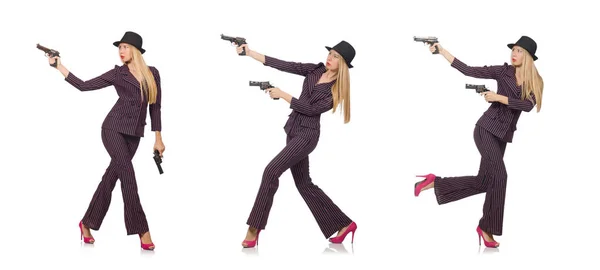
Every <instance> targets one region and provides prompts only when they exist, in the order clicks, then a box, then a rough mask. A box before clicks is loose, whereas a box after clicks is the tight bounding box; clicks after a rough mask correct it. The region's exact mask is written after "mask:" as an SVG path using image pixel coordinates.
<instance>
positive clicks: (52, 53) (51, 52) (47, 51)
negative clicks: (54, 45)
mask: <svg viewBox="0 0 600 270" xmlns="http://www.w3.org/2000/svg"><path fill="white" fill-rule="evenodd" d="M37 48H38V49H40V50H42V51H44V53H45V54H46V55H47V56H50V57H55V56H58V57H60V53H59V52H58V51H57V50H53V49H48V48H46V47H44V46H42V45H40V44H39V43H38V44H37ZM57 65H58V61H54V64H50V66H52V67H56V66H57Z"/></svg>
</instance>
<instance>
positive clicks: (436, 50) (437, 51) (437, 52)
mask: <svg viewBox="0 0 600 270" xmlns="http://www.w3.org/2000/svg"><path fill="white" fill-rule="evenodd" d="M439 53H440V49H438V47H435V51H434V52H433V53H432V54H439Z"/></svg>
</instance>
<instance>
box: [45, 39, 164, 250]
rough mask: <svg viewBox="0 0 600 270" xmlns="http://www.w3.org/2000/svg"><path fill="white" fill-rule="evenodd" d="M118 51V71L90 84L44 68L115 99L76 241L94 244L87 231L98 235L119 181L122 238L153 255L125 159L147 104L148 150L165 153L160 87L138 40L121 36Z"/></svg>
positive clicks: (136, 138) (131, 152) (138, 132)
mask: <svg viewBox="0 0 600 270" xmlns="http://www.w3.org/2000/svg"><path fill="white" fill-rule="evenodd" d="M113 45H115V46H116V47H118V48H119V55H120V57H121V62H122V63H123V65H122V66H116V65H115V68H113V69H111V70H109V71H107V72H106V73H104V74H102V75H100V76H98V77H96V78H94V79H91V80H89V81H82V80H81V79H79V78H77V76H75V75H74V74H73V73H72V72H69V70H67V68H65V66H63V65H62V63H61V61H60V58H58V57H49V58H48V61H49V63H50V65H53V64H54V63H55V62H56V64H57V65H56V68H57V69H58V70H59V71H60V72H61V73H62V74H63V76H64V77H65V80H66V81H67V82H68V83H70V84H71V85H73V86H74V87H75V88H77V89H79V90H80V91H91V90H97V89H101V88H104V87H107V86H110V85H113V86H114V87H115V89H116V90H117V94H118V95H119V99H118V100H117V103H116V104H115V105H114V107H113V108H112V110H111V111H110V112H109V113H108V115H107V116H106V119H105V120H104V123H103V124H102V142H103V143H104V147H105V148H106V151H107V152H108V154H109V155H110V157H111V161H110V165H109V166H108V168H107V169H106V172H105V173H104V176H102V181H101V182H100V184H99V185H98V188H97V189H96V192H95V193H94V196H93V197H92V201H91V202H90V204H89V206H88V209H87V212H86V213H85V215H84V216H83V219H82V220H81V222H79V229H80V232H81V237H82V238H83V240H84V242H85V243H89V244H93V243H94V242H95V239H94V237H93V236H92V234H91V232H90V229H92V230H98V229H100V225H101V224H102V220H103V219H104V216H105V215H106V212H107V211H108V207H109V206H110V201H111V193H112V191H113V189H114V187H115V184H116V182H117V179H120V180H121V191H122V194H123V201H124V204H125V227H126V228H127V235H133V234H138V235H139V237H140V242H141V246H142V249H145V250H154V244H153V243H152V239H151V237H150V232H149V229H148V222H147V221H146V216H145V214H144V210H143V209H142V205H141V204H140V199H139V196H138V192H137V184H136V179H135V172H134V170H133V164H132V163H131V160H132V158H133V156H134V155H135V153H136V150H137V147H138V145H139V142H140V138H141V137H143V136H144V127H145V125H146V111H147V108H146V107H147V105H148V104H150V106H149V107H150V118H151V124H152V131H154V132H155V134H156V141H155V143H154V150H158V152H159V153H160V155H161V156H162V153H163V152H164V151H165V146H164V144H163V142H162V137H161V134H160V131H161V111H160V107H161V87H160V75H159V73H158V70H157V69H156V68H155V67H148V66H147V65H146V63H145V62H144V58H143V57H142V54H143V53H144V52H145V50H144V49H143V48H142V37H141V36H140V35H138V34H137V33H134V32H126V33H125V35H123V38H122V39H121V40H120V41H116V42H114V43H113Z"/></svg>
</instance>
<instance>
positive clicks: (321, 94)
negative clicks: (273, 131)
mask: <svg viewBox="0 0 600 270" xmlns="http://www.w3.org/2000/svg"><path fill="white" fill-rule="evenodd" d="M265 66H269V67H272V68H275V69H278V70H281V71H284V72H288V73H292V74H296V75H300V76H304V77H305V79H304V83H303V86H302V93H301V94H300V97H298V98H295V97H293V98H292V102H291V103H290V109H292V113H290V115H289V118H288V121H287V122H286V124H285V126H284V127H283V128H284V130H285V132H286V133H287V134H288V135H291V136H295V135H301V136H308V137H311V138H314V137H316V138H318V137H319V135H320V132H321V122H320V121H321V114H322V113H324V112H327V111H329V110H331V109H332V108H333V97H332V94H331V87H332V86H333V84H334V83H335V81H336V80H333V81H331V82H328V83H320V84H317V82H318V81H319V79H320V78H321V75H323V73H324V72H325V71H326V68H325V65H324V64H323V63H318V64H307V63H298V62H288V61H283V60H279V59H277V58H274V57H270V56H266V55H265Z"/></svg>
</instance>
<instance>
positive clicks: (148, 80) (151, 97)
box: [129, 46, 157, 104]
mask: <svg viewBox="0 0 600 270" xmlns="http://www.w3.org/2000/svg"><path fill="white" fill-rule="evenodd" d="M129 48H130V49H131V51H132V52H133V53H132V55H131V62H130V64H133V66H134V67H135V73H136V74H134V75H135V76H136V77H138V78H140V77H141V78H142V81H141V82H140V89H141V93H140V94H141V95H142V100H143V99H144V98H143V97H144V94H145V95H146V97H148V104H154V103H156V93H157V90H156V89H157V86H156V81H155V80H154V75H153V74H152V71H150V68H149V67H148V65H146V62H145V61H144V57H142V53H141V52H140V51H139V50H138V49H137V48H136V47H133V46H130V47H129Z"/></svg>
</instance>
